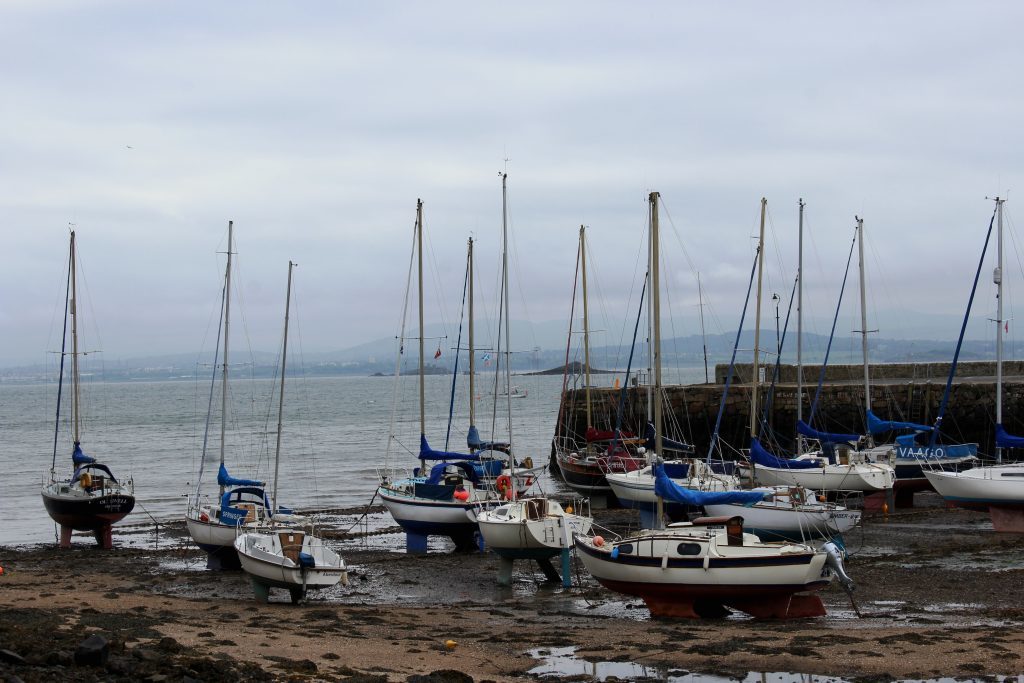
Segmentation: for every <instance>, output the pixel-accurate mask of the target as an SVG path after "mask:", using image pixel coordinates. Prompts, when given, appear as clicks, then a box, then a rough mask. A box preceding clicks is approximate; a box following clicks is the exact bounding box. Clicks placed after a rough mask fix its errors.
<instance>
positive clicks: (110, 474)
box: [71, 456, 117, 484]
mask: <svg viewBox="0 0 1024 683" xmlns="http://www.w3.org/2000/svg"><path fill="white" fill-rule="evenodd" d="M86 457H87V458H88V457H89V456H86ZM89 461H90V462H87V463H86V464H85V465H84V466H83V467H76V468H75V474H74V475H73V476H72V477H71V483H72V484H74V483H75V482H76V481H78V480H79V478H81V476H82V473H83V472H85V471H86V470H100V471H101V472H106V473H107V476H108V477H110V480H111V481H113V482H114V483H115V484H116V483H117V479H115V478H114V473H113V472H111V471H110V468H109V467H107V466H106V465H100V464H98V463H96V462H95V461H94V460H93V459H92V458H89Z"/></svg>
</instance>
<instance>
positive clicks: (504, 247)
mask: <svg viewBox="0 0 1024 683" xmlns="http://www.w3.org/2000/svg"><path fill="white" fill-rule="evenodd" d="M501 288H502V292H503V299H504V300H503V302H502V303H503V305H504V307H505V391H506V392H507V399H508V400H507V401H506V411H507V417H508V442H509V443H510V444H511V443H513V439H512V335H511V330H510V329H509V313H508V173H505V172H502V174H501ZM498 337H499V338H500V337H501V335H500V334H499V335H498ZM511 457H512V456H511V453H510V454H509V458H510V459H511ZM509 464H510V466H511V462H510V463H509ZM512 490H513V494H514V493H515V487H513V489H512Z"/></svg>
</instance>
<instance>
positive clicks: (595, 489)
mask: <svg viewBox="0 0 1024 683" xmlns="http://www.w3.org/2000/svg"><path fill="white" fill-rule="evenodd" d="M556 460H557V462H558V469H559V471H560V472H561V473H562V479H563V480H564V481H565V483H566V485H567V486H568V487H569V488H571V489H572V490H574V491H578V492H580V493H583V494H590V495H593V494H605V495H607V494H609V493H611V492H612V489H611V486H609V485H608V480H607V479H606V478H605V475H604V471H602V470H601V466H600V464H599V463H598V461H597V458H580V457H573V456H571V455H570V454H568V453H561V452H559V453H558V454H557V456H556Z"/></svg>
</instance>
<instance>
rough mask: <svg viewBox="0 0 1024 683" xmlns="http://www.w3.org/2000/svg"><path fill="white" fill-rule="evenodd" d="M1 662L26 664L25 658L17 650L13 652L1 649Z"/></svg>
mask: <svg viewBox="0 0 1024 683" xmlns="http://www.w3.org/2000/svg"><path fill="white" fill-rule="evenodd" d="M0 662H6V663H8V664H24V663H25V658H24V657H22V656H21V655H19V654H18V653H17V652H11V651H10V650H0Z"/></svg>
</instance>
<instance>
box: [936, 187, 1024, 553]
mask: <svg viewBox="0 0 1024 683" xmlns="http://www.w3.org/2000/svg"><path fill="white" fill-rule="evenodd" d="M1005 201H1006V200H1005V199H1001V198H999V197H996V199H995V202H996V216H997V217H998V237H997V257H996V258H997V261H998V263H997V264H996V268H995V270H994V272H993V281H994V282H995V284H996V319H995V321H994V322H995V324H996V464H994V465H985V466H980V467H974V468H972V469H969V470H964V471H960V472H956V471H949V470H943V469H939V468H931V469H926V470H925V472H924V474H925V476H926V477H927V478H928V481H929V482H930V483H931V485H932V486H934V487H935V490H936V491H938V492H939V495H941V496H942V497H943V498H945V499H946V500H948V501H950V502H951V503H955V504H956V505H959V506H961V507H966V508H971V509H978V510H988V511H989V516H990V517H991V518H992V528H993V529H995V530H996V531H1002V532H1013V533H1024V463H1004V462H1003V450H1004V449H1006V448H1024V438H1022V437H1019V436H1013V435H1011V434H1009V433H1007V431H1006V429H1005V428H1004V427H1003V332H1004V328H1003V325H1004V323H1005V321H1004V319H1003V203H1004V202H1005ZM990 230H991V227H990ZM979 268H980V266H979ZM954 362H955V359H954Z"/></svg>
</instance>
